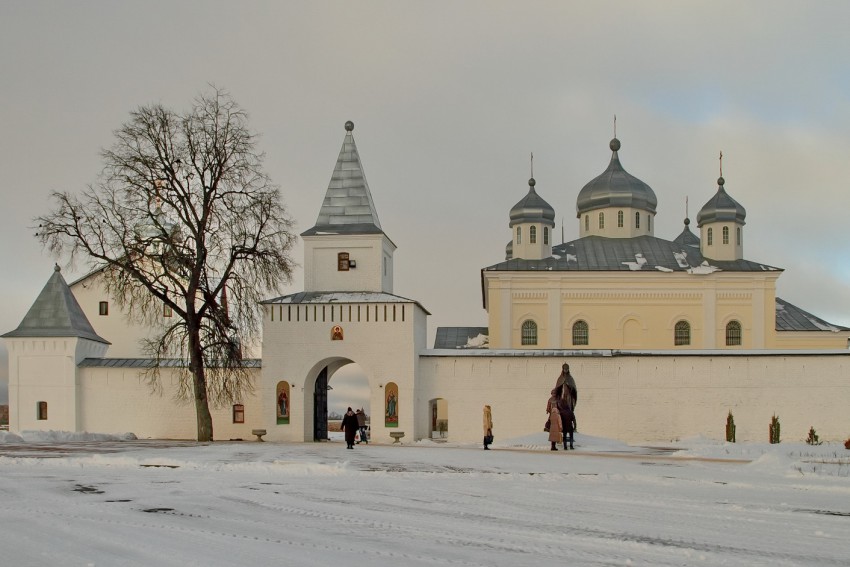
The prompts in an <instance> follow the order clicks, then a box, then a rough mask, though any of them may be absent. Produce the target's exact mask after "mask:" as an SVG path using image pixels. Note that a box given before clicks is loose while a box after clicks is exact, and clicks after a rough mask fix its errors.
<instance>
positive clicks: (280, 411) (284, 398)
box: [275, 380, 290, 425]
mask: <svg viewBox="0 0 850 567" xmlns="http://www.w3.org/2000/svg"><path fill="white" fill-rule="evenodd" d="M275 391H276V392H277V397H276V399H275V408H276V411H275V413H276V414H277V424H278V425H287V424H288V423H289V398H290V391H289V382H286V381H285V380H281V381H280V382H278V383H277V388H275Z"/></svg>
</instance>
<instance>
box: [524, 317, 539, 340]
mask: <svg viewBox="0 0 850 567" xmlns="http://www.w3.org/2000/svg"><path fill="white" fill-rule="evenodd" d="M522 344H523V345H536V344H537V323H535V322H534V321H531V320H528V321H524V322H523V323H522Z"/></svg>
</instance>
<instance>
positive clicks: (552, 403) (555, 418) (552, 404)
mask: <svg viewBox="0 0 850 567" xmlns="http://www.w3.org/2000/svg"><path fill="white" fill-rule="evenodd" d="M558 399H559V398H558V390H557V389H555V390H552V395H551V396H549V401H548V402H547V403H546V413H548V414H549V442H550V443H552V450H553V451H557V450H558V447H557V445H556V444H557V443H559V442H560V441H561V431H562V430H563V429H562V426H561V412H559V411H558Z"/></svg>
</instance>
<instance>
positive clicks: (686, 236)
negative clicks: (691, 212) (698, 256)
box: [673, 218, 699, 248]
mask: <svg viewBox="0 0 850 567" xmlns="http://www.w3.org/2000/svg"><path fill="white" fill-rule="evenodd" d="M690 224H691V219H688V218H686V219H685V228H684V229H682V233H681V234H679V236H677V237H676V238H674V239H673V242H674V243H675V244H678V245H680V246H691V247H694V248H699V236H697V235H696V234H694V233H693V232H691V227H690Z"/></svg>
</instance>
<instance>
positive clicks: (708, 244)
mask: <svg viewBox="0 0 850 567" xmlns="http://www.w3.org/2000/svg"><path fill="white" fill-rule="evenodd" d="M353 129H354V125H353V124H352V123H351V122H348V123H346V125H345V130H346V133H345V138H344V141H343V145H342V149H341V151H340V153H339V157H338V158H337V161H336V167H335V168H334V171H333V174H332V177H331V181H330V184H329V186H328V188H327V191H326V193H325V196H324V201H323V202H322V203H321V206H320V208H319V214H318V218H317V220H316V223H315V225H314V226H313V227H312V228H310V229H308V230H307V231H305V232H304V233H302V235H301V237H302V238H303V241H304V259H303V266H304V291H302V292H299V293H295V294H291V295H286V296H283V297H277V298H270V299H268V300H266V301H263V302H262V304H261V306H260V308H261V309H262V311H263V332H262V348H261V352H262V357H261V358H257V359H247V360H246V361H245V364H246V365H248V366H249V367H250V368H252V376H253V379H254V381H255V384H254V385H255V388H254V393H253V394H252V395H250V396H249V397H248V398H247V399H244V400H238V401H237V403H234V404H233V405H232V406H228V407H224V408H215V409H213V419H214V433H215V438H216V439H218V440H224V439H251V438H253V436H252V433H251V432H252V431H253V430H255V429H264V430H266V435H265V440H267V441H279V442H283V441H286V442H305V441H308V442H311V441H319V440H324V439H326V438H327V433H328V432H327V391H328V387H329V383H330V382H331V381H332V380H333V376H334V374H335V373H336V372H337V371H338V370H339V369H340V368H342V367H344V366H346V365H348V364H351V363H356V364H358V365H359V366H360V368H361V369H362V370H363V372H364V373H365V375H366V377H367V380H368V386H369V404H368V407H367V408H366V410H367V413H368V414H369V415H370V416H371V430H372V438H373V440H374V441H377V442H392V440H393V435H391V434H393V433H396V434H398V435H401V434H404V441H405V442H414V441H417V440H420V439H428V438H438V439H446V440H449V441H452V442H462V443H465V442H470V443H472V442H480V440H481V437H482V426H481V423H482V408H483V406H484V405H489V406H491V408H492V414H493V421H494V434H495V436H496V439H497V440H498V439H499V438H510V437H519V436H523V435H527V434H530V433H533V432H539V431H541V430H542V427H543V424H544V422H545V421H546V417H547V416H546V413H545V406H546V400H547V398H548V396H549V391H550V390H551V389H552V387H553V386H554V384H555V380H556V378H557V376H558V374H559V372H560V368H561V365H562V364H563V363H564V362H567V363H569V364H570V367H571V371H572V374H573V376H574V377H575V379H576V382H577V385H578V390H579V396H578V406H577V408H576V412H577V419H578V424H579V431H580V432H581V433H584V434H588V435H593V436H600V437H610V438H616V439H621V440H624V441H630V442H642V441H651V442H663V441H669V440H672V439H677V438H685V437H689V436H694V435H703V436H707V437H710V438H716V439H724V435H725V425H726V419H727V415H728V414H729V413H730V412H731V413H732V414H733V415H734V419H735V423H736V425H737V438H738V440H752V441H761V442H766V441H767V439H768V437H767V434H768V433H767V432H768V424H769V423H770V420H771V417H772V416H774V415H776V416H777V417H779V419H780V420H781V424H782V436H783V438H784V439H796V440H802V439H805V437H806V435H807V433H808V431H809V428H810V427H815V428H816V430H817V432H818V434H819V436H820V438H821V439H824V440H843V439H846V438H847V437H848V436H850V414H848V412H847V408H848V407H850V350H848V340H850V329H848V328H845V327H841V326H838V325H833V324H830V323H828V322H826V321H824V320H823V319H821V318H819V317H817V316H815V315H812V314H810V313H808V312H806V311H804V310H803V309H800V308H798V307H796V306H794V305H791V304H789V303H787V302H786V301H784V300H782V299H781V298H778V297H776V294H775V284H776V281H777V279H778V278H779V277H780V276H781V274H782V271H783V270H782V269H781V268H778V267H775V266H772V265H769V264H764V263H760V262H755V261H750V260H747V259H745V256H744V245H743V243H744V238H743V236H744V234H743V233H744V226H745V224H746V211H745V209H744V207H743V206H741V205H740V204H739V203H738V202H737V201H735V200H734V199H733V198H732V197H731V195H730V194H729V193H728V192H727V189H726V182H725V180H724V179H723V178H722V177H721V178H720V179H719V180H718V188H717V191H716V193H714V194H713V195H706V197H707V202H706V204H705V206H703V208H702V209H701V210H700V212H699V214H698V216H697V225H698V227H699V229H700V232H699V236H697V235H695V234H694V233H693V232H691V230H690V228H689V223H690V221H689V220H688V219H685V226H684V229H683V231H682V233H681V234H680V235H678V236H677V237H676V238H674V239H673V240H664V239H662V238H658V237H656V236H655V233H654V226H655V222H654V217H655V212H656V211H655V209H656V206H657V199H656V197H655V194H654V192H653V191H652V189H651V187H650V186H649V185H648V184H646V183H644V182H643V181H641V180H639V179H637V178H635V177H634V176H632V175H630V174H629V173H627V172H626V171H625V169H624V168H623V166H622V164H621V162H620V159H619V150H620V142H619V140H617V139H614V140H612V142H611V146H610V149H611V152H612V156H611V161H610V163H609V166H608V168H607V169H606V170H605V171H603V173H602V174H601V175H599V176H598V177H596V178H594V179H593V180H591V181H590V182H588V183H587V185H585V187H584V188H582V189H581V190H580V191H579V192H578V193H577V199H576V217H577V221H578V223H579V234H580V237H579V238H578V239H576V240H574V241H572V242H567V243H562V244H560V245H556V244H554V242H553V229H554V226H555V223H554V219H555V211H554V210H553V208H552V207H551V206H549V205H548V203H546V201H545V200H544V199H543V197H541V196H540V195H539V194H538V189H537V187H536V185H537V184H536V181H535V180H534V179H531V180H530V181H529V187H528V190H527V194H526V195H525V196H524V197H523V198H522V199H521V200H520V201H519V202H518V203H516V205H514V206H513V207H512V208H510V209H508V207H507V204H506V211H505V212H506V213H507V215H506V219H507V226H506V229H509V231H510V235H511V241H510V242H509V243H508V245H507V248H506V249H505V260H504V261H500V262H498V263H495V264H493V265H491V266H488V267H484V268H483V269H482V270H481V281H480V282H479V281H470V282H468V285H475V286H478V285H480V286H481V289H482V294H483V297H482V299H483V303H484V306H485V309H486V310H487V313H488V327H483V328H480V327H464V328H445V327H444V328H439V329H437V332H436V340H435V343H434V344H433V345H428V344H426V342H427V327H426V326H427V317H428V315H429V312H428V311H427V309H426V308H425V307H424V306H423V305H421V304H420V303H419V302H417V301H416V300H415V299H408V298H405V297H400V296H398V295H396V294H395V293H394V290H393V270H394V262H393V258H394V254H395V251H396V246H395V244H394V243H393V241H392V240H391V239H390V237H389V236H388V235H387V234H386V233H385V232H384V231H383V229H382V228H381V224H380V221H379V220H378V213H377V209H376V207H375V203H374V201H373V199H372V193H371V190H370V189H369V185H368V183H367V182H366V177H365V175H364V170H363V167H362V164H361V161H360V156H359V154H358V151H357V147H356V145H355V142H354V136H353ZM318 198H319V193H317V203H318ZM447 230H450V227H448V228H447ZM506 232H507V231H506ZM496 254H499V255H501V251H498V250H494V256H495V255H496ZM168 316H170V314H169V313H167V312H166V311H164V312H163V317H168ZM151 332H153V331H152V329H151V328H147V327H143V326H139V325H135V324H133V323H131V322H129V321H128V320H127V318H126V317H125V315H124V314H123V313H122V312H121V310H120V308H119V307H118V306H117V304H116V303H115V302H114V301H112V299H111V298H110V297H109V296H108V295H106V294H105V292H104V291H103V289H102V288H101V287H100V285H99V282H98V274H97V272H95V273H93V274H90V275H88V276H86V277H84V278H82V279H80V280H77V281H75V282H72V283H70V284H68V283H67V282H66V281H65V279H64V278H63V276H62V274H61V271H60V270H59V268H58V267H57V268H56V269H55V270H54V273H53V274H52V276H51V277H50V279H49V280H48V282H47V284H46V286H45V287H44V289H43V290H42V292H41V293H40V294H39V295H38V296H37V298H36V300H35V302H34V303H33V306H32V307H31V309H30V310H29V312H28V313H27V315H26V316H25V317H24V319H23V321H22V322H21V324H20V325H19V326H18V328H17V329H15V330H14V331H11V332H8V333H6V334H5V335H3V337H4V339H5V341H6V344H7V348H8V351H9V406H10V409H9V414H10V416H9V417H10V429H11V430H13V431H22V430H30V429H40V430H51V429H52V430H70V431H90V432H104V433H116V432H128V431H129V432H133V433H135V434H136V435H137V436H138V437H140V438H160V439H193V438H195V435H196V420H195V410H194V407H193V406H192V405H191V403H182V402H178V401H176V400H175V393H176V391H177V379H178V378H177V375H176V372H175V373H174V374H173V375H172V374H170V373H169V372H167V371H166V372H163V373H162V376H161V380H160V382H159V383H158V384H157V388H154V389H152V388H151V386H150V385H149V384H148V381H147V378H146V374H145V372H144V369H145V368H146V367H147V366H148V365H149V364H150V361H148V360H147V359H145V358H144V357H143V356H142V355H141V351H140V347H139V340H140V339H141V338H144V337H145V336H147V335H148V334H149V333H151ZM178 363H179V362H175V364H178ZM398 435H397V436H398Z"/></svg>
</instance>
